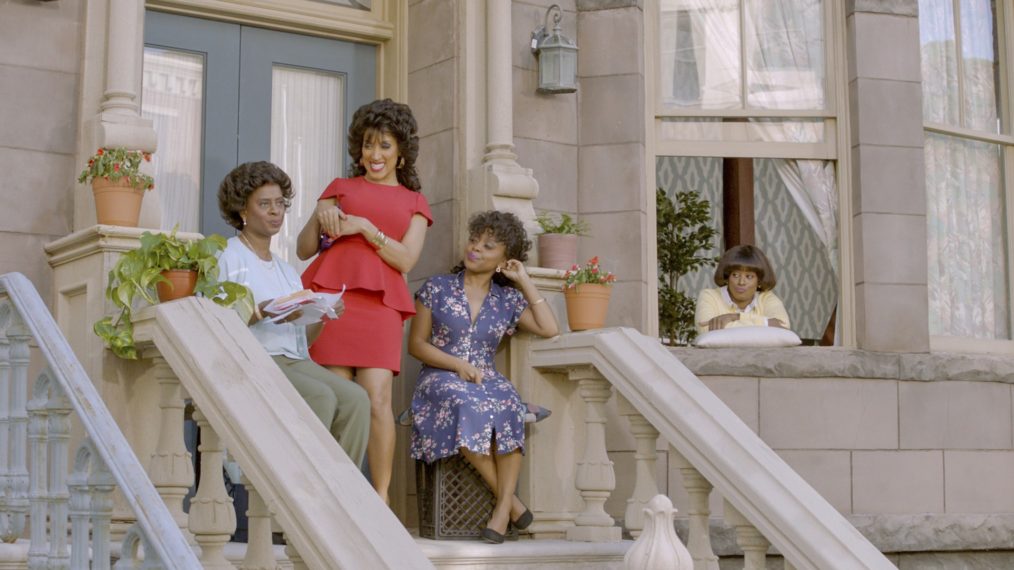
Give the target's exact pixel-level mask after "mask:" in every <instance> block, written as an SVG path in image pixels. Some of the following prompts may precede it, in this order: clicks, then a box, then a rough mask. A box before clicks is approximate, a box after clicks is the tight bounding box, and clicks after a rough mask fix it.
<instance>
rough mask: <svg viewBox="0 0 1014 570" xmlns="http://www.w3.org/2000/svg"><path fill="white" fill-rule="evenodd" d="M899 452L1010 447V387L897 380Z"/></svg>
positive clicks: (989, 383)
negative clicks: (908, 450)
mask: <svg viewBox="0 0 1014 570" xmlns="http://www.w3.org/2000/svg"><path fill="white" fill-rule="evenodd" d="M898 406H899V412H898V413H899V416H900V418H899V420H900V421H899V430H900V434H899V435H900V444H901V448H902V449H1007V450H1010V449H1011V447H1012V446H1011V443H1012V441H1011V387H1010V385H1008V384H999V383H992V382H925V383H924V382H901V383H900V385H899V388H898Z"/></svg>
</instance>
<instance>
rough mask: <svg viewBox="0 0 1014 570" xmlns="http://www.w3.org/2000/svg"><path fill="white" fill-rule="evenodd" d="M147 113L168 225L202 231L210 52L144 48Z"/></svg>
mask: <svg viewBox="0 0 1014 570" xmlns="http://www.w3.org/2000/svg"><path fill="white" fill-rule="evenodd" d="M143 65H144V72H143V76H142V91H141V116H143V117H144V118H146V119H150V120H151V121H152V124H153V126H154V127H155V133H156V135H157V136H158V149H157V150H158V151H157V152H156V153H155V154H154V155H153V156H152V165H153V167H154V175H155V194H153V195H154V196H158V198H159V203H160V205H161V208H162V227H163V229H170V228H172V227H174V226H176V225H177V224H179V229H180V231H185V232H196V231H200V200H201V187H200V180H201V141H202V139H203V137H202V136H201V135H202V120H203V116H204V57H203V56H201V55H198V54H192V53H185V52H179V51H172V50H166V49H157V48H150V47H146V48H144V64H143Z"/></svg>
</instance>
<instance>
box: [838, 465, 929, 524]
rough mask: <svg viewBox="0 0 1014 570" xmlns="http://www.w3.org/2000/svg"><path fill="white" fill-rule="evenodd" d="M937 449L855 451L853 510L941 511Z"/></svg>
mask: <svg viewBox="0 0 1014 570" xmlns="http://www.w3.org/2000/svg"><path fill="white" fill-rule="evenodd" d="M943 462H944V460H943V454H942V452H940V451H856V452H854V453H853V454H852V493H853V497H852V510H853V511H854V512H856V513H864V514H880V513H924V512H931V513H938V512H941V511H943V510H944V492H943V491H944V465H943Z"/></svg>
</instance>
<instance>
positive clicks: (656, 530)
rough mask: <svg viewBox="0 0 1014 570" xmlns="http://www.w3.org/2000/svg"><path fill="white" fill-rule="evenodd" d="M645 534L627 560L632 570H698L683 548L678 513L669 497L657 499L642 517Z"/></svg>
mask: <svg viewBox="0 0 1014 570" xmlns="http://www.w3.org/2000/svg"><path fill="white" fill-rule="evenodd" d="M642 514H643V517H642V520H644V532H643V533H641V536H639V537H638V538H637V541H636V542H634V545H633V546H631V547H630V550H628V551H627V554H626V556H624V557H623V565H624V567H626V568H628V569H629V570H655V569H656V568H657V569H658V570H663V569H665V570H694V560H693V557H691V556H690V552H689V551H687V547H686V546H683V543H682V542H680V539H679V537H678V536H676V529H674V528H673V518H674V517H675V516H676V509H675V508H674V507H673V506H672V501H670V500H669V497H666V496H665V495H655V496H654V497H652V498H651V500H650V501H648V504H647V506H646V507H645V509H644V512H643V513H642Z"/></svg>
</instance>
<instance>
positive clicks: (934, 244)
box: [919, 0, 1010, 339]
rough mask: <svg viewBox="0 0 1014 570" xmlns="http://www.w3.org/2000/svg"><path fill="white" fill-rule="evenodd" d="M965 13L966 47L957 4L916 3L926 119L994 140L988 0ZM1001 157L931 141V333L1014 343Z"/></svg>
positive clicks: (968, 145)
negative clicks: (958, 26) (958, 28)
mask: <svg viewBox="0 0 1014 570" xmlns="http://www.w3.org/2000/svg"><path fill="white" fill-rule="evenodd" d="M960 6H961V13H960V22H961V35H960V37H961V42H960V43H961V45H960V46H959V45H958V41H957V37H958V35H957V33H956V30H955V15H954V13H953V9H952V8H953V4H952V2H951V0H920V2H919V27H920V36H921V43H922V75H923V115H924V118H925V120H926V122H928V123H936V124H943V125H952V126H956V127H964V128H967V129H973V130H977V131H984V132H988V133H995V132H997V130H998V120H997V116H998V115H997V99H998V94H997V84H996V81H995V77H996V75H995V74H996V65H997V57H996V48H995V47H994V40H995V38H996V32H995V30H996V28H995V20H994V13H993V6H992V4H991V2H990V1H989V0H962V2H961V5H960ZM958 58H961V63H962V65H961V67H962V69H963V70H964V73H962V74H959V72H958V67H959V66H958V61H959V59H958ZM959 85H960V87H961V89H960V90H959V89H958V87H959ZM962 94H963V96H962ZM1002 153H1003V149H1002V148H1001V147H1000V146H999V145H995V144H991V143H986V142H980V141H973V140H968V139H962V138H959V137H956V136H948V135H942V134H934V133H928V134H927V136H926V142H925V158H926V193H927V230H928V231H927V233H928V235H927V238H928V285H929V305H930V306H929V312H930V333H931V334H934V335H946V336H960V337H972V338H987V339H994V338H995V339H1007V338H1010V326H1009V320H1008V319H1009V309H1008V307H1009V305H1008V303H1009V301H1008V298H1007V277H1006V275H1007V260H1006V252H1005V247H1004V234H1005V229H1006V228H1005V226H1004V217H1003V216H1004V210H1005V205H1004V200H1003V168H1002V163H1003V161H1002Z"/></svg>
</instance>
